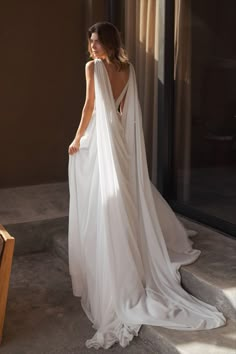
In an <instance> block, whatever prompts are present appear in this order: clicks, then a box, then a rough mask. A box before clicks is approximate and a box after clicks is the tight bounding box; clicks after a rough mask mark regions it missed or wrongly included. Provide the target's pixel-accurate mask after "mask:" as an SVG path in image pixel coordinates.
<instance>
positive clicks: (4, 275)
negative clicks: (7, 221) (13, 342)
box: [0, 224, 15, 343]
mask: <svg viewBox="0 0 236 354" xmlns="http://www.w3.org/2000/svg"><path fill="white" fill-rule="evenodd" d="M14 245H15V239H14V237H12V236H10V235H9V233H8V232H7V231H6V230H5V229H4V227H3V226H2V225H1V224H0V343H1V340H2V334H3V325H4V319H5V313H6V304H7V295H8V288H9V280H10V274H11V265H12V257H13V251H14Z"/></svg>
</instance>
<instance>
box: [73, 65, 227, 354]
mask: <svg viewBox="0 0 236 354" xmlns="http://www.w3.org/2000/svg"><path fill="white" fill-rule="evenodd" d="M94 76H95V77H94V79H95V109H94V112H93V115H92V118H91V120H90V123H89V125H88V127H87V129H86V132H85V135H84V136H83V137H82V138H81V141H80V150H79V152H77V153H76V154H74V155H71V156H70V157H69V187H70V210H69V268H70V275H71V279H72V286H73V293H74V295H75V296H80V297H81V304H82V307H83V309H84V311H85V313H86V314H87V316H88V318H89V319H90V320H91V322H92V323H93V327H94V328H95V329H96V333H95V334H94V336H93V338H91V339H89V340H87V341H86V346H87V347H95V348H97V349H98V348H100V347H103V348H105V349H107V348H109V347H111V346H112V345H113V344H114V343H115V342H119V343H120V345H121V346H122V347H125V346H127V345H128V344H129V342H130V341H131V340H132V339H133V336H137V335H138V332H139V329H140V327H141V325H142V324H148V325H155V326H162V327H166V328H173V329H179V330H204V329H211V328H215V327H219V326H222V325H224V324H225V321H226V320H225V317H224V316H223V314H222V313H221V312H219V311H218V310H217V308H216V307H214V306H212V305H209V304H206V303H204V302H202V301H200V300H198V299H197V298H195V297H193V296H192V295H190V294H189V293H187V292H186V291H185V290H184V289H183V288H182V287H181V278H180V273H179V268H180V266H181V265H186V264H190V263H193V262H194V261H195V260H196V259H197V258H198V257H199V255H200V251H199V250H196V249H193V248H192V241H191V240H190V239H189V237H188V236H189V235H188V233H187V231H186V230H185V229H184V227H183V226H182V224H181V223H180V222H179V221H178V219H177V218H176V216H175V214H174V212H173V211H172V210H171V208H170V207H169V205H168V204H167V203H166V201H165V200H164V199H163V198H162V196H161V195H160V193H159V192H158V191H157V190H156V188H155V187H154V185H153V184H152V183H151V182H150V179H149V175H148V170H147V162H146V153H145V146H144V138H143V131H142V116H141V110H140V105H139V100H138V94H137V85H136V78H135V72H134V69H133V66H132V64H130V74H129V80H128V83H127V85H126V87H125V88H124V90H123V92H122V93H121V95H120V97H119V98H118V100H117V101H116V102H115V101H114V98H113V94H112V89H111V85H110V81H109V77H108V74H107V71H106V68H105V65H104V63H103V62H102V61H101V60H99V59H96V60H95V61H94ZM125 94H126V97H125V104H124V109H123V114H122V116H120V114H119V113H118V111H117V109H118V106H119V104H120V102H121V100H122V99H123V97H124V95H125Z"/></svg>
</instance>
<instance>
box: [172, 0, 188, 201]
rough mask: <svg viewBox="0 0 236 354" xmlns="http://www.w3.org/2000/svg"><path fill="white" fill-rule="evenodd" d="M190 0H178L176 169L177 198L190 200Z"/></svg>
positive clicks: (176, 26)
mask: <svg viewBox="0 0 236 354" xmlns="http://www.w3.org/2000/svg"><path fill="white" fill-rule="evenodd" d="M191 51H192V50H191V0H176V1H175V62H174V75H175V137H174V138H175V147H174V151H175V171H176V178H177V199H178V200H182V201H188V199H189V193H190V172H191V123H192V117H191Z"/></svg>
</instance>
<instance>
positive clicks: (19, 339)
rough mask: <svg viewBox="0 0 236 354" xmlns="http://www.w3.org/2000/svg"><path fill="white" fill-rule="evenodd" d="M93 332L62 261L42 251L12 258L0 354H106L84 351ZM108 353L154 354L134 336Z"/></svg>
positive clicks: (91, 350)
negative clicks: (125, 346)
mask: <svg viewBox="0 0 236 354" xmlns="http://www.w3.org/2000/svg"><path fill="white" fill-rule="evenodd" d="M94 333H95V330H94V329H93V328H92V324H91V322H90V321H89V320H88V318H87V317H86V315H85V313H84V312H83V310H82V308H81V306H80V299H79V298H76V297H74V296H73V295H72V289H71V282H70V278H69V276H68V273H67V269H66V268H65V263H64V262H63V261H62V260H60V259H59V258H58V257H57V256H55V255H53V254H51V253H46V252H44V253H36V254H30V255H27V256H18V257H15V259H14V262H13V268H12V276H11V284H10V289H9V298H8V305H7V312H6V320H5V328H4V336H3V342H2V345H1V348H0V352H1V354H79V353H80V354H86V353H91V354H92V353H107V350H103V349H99V350H98V351H97V350H95V349H87V348H86V347H85V344H84V343H85V341H86V339H88V338H90V337H92V335H93V334H94ZM109 353H117V354H118V353H127V354H154V353H155V354H157V352H156V351H155V352H153V351H152V349H151V348H150V347H149V346H148V345H146V344H145V343H144V342H143V341H142V340H141V339H140V338H139V337H135V338H134V340H133V341H132V342H131V344H130V345H129V346H128V347H127V348H122V347H121V346H120V345H118V344H115V345H114V346H113V347H112V348H110V349H109Z"/></svg>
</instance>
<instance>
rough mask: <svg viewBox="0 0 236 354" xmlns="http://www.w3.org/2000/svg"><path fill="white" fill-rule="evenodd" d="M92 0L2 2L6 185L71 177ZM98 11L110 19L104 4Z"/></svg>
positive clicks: (0, 91)
mask: <svg viewBox="0 0 236 354" xmlns="http://www.w3.org/2000/svg"><path fill="white" fill-rule="evenodd" d="M104 4H105V2H104ZM104 4H103V5H104ZM100 5H101V4H100ZM87 6H88V1H83V0H81V1H79V0H67V1H62V0H57V1H55V0H54V1H47V0H35V1H31V0H23V1H18V0H4V1H2V2H1V12H0V24H1V29H2V30H1V35H0V43H1V46H0V47H1V55H0V77H1V83H0V97H1V104H0V136H1V147H0V163H1V165H0V166H1V167H0V171H1V172H0V188H2V187H7V186H18V185H27V184H37V183H49V182H54V181H63V180H66V179H67V164H68V155H67V147H68V144H69V143H70V142H71V140H72V138H73V136H74V134H75V131H76V129H77V126H78V123H79V119H80V114H81V109H82V106H83V102H84V95H85V80H84V64H85V61H86V60H87V51H86V47H87V44H86V36H85V33H86V32H85V30H86V28H87V23H88V18H89V17H88V16H87V17H86V11H88V9H87V8H86V7H87ZM104 6H105V5H104ZM93 10H94V11H95V9H93ZM95 13H99V16H100V18H98V16H97V18H96V21H97V20H103V19H104V18H103V12H102V11H101V6H99V11H98V12H96V11H95Z"/></svg>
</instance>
